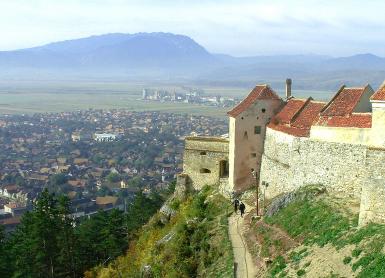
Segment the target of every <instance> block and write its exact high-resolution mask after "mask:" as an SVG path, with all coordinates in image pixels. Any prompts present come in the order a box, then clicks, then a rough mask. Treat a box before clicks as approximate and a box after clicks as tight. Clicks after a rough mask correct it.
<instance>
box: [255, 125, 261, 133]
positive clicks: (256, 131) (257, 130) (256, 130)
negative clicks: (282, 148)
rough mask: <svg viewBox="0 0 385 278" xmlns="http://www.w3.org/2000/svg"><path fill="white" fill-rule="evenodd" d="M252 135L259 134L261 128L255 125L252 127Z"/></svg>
mask: <svg viewBox="0 0 385 278" xmlns="http://www.w3.org/2000/svg"><path fill="white" fill-rule="evenodd" d="M254 134H261V126H260V125H257V126H255V127H254Z"/></svg>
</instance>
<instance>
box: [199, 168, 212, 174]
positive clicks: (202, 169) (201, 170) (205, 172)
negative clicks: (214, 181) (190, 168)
mask: <svg viewBox="0 0 385 278" xmlns="http://www.w3.org/2000/svg"><path fill="white" fill-rule="evenodd" d="M199 172H200V173H201V174H209V173H211V171H210V170H209V169H207V168H201V169H200V170H199Z"/></svg>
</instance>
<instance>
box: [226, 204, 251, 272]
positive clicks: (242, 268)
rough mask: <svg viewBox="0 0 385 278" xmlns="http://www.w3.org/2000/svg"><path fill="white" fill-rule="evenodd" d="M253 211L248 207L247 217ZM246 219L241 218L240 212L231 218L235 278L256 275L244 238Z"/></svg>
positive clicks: (230, 233) (230, 232)
mask: <svg viewBox="0 0 385 278" xmlns="http://www.w3.org/2000/svg"><path fill="white" fill-rule="evenodd" d="M252 209H253V208H252V207H250V206H247V208H246V215H247V214H248V213H250V211H251V210H252ZM244 217H245V216H244ZM244 217H241V215H240V213H239V212H238V214H235V213H233V214H232V215H231V216H230V217H229V235H230V239H231V244H232V246H233V252H234V263H235V264H236V265H235V267H236V273H235V277H236V278H254V277H255V275H256V271H255V266H254V263H253V259H252V257H251V255H250V253H249V251H248V250H247V247H246V242H245V239H244V237H243V232H244V230H245V225H244Z"/></svg>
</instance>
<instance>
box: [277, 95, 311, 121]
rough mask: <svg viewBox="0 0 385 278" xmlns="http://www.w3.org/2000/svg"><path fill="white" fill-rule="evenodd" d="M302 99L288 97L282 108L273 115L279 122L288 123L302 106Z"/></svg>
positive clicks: (303, 101) (304, 101)
mask: <svg viewBox="0 0 385 278" xmlns="http://www.w3.org/2000/svg"><path fill="white" fill-rule="evenodd" d="M305 103H306V100H304V99H290V100H289V101H288V102H287V103H286V105H285V106H284V108H283V109H282V110H281V111H280V112H279V113H278V114H277V115H276V116H275V118H276V119H277V120H278V121H279V122H280V123H285V124H288V123H290V121H291V120H292V118H293V116H294V115H295V114H296V113H297V112H298V111H299V110H300V109H301V108H302V107H303V106H304V104H305Z"/></svg>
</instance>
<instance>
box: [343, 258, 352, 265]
mask: <svg viewBox="0 0 385 278" xmlns="http://www.w3.org/2000/svg"><path fill="white" fill-rule="evenodd" d="M351 261H352V257H350V256H348V257H345V258H344V260H343V263H344V264H349V263H350V262H351Z"/></svg>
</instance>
